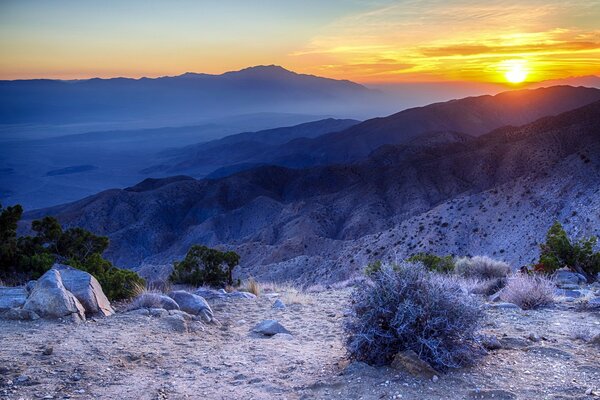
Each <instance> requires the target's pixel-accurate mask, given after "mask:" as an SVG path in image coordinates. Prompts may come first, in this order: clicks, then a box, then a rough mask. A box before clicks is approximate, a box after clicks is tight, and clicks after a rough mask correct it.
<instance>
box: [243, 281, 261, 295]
mask: <svg viewBox="0 0 600 400" xmlns="http://www.w3.org/2000/svg"><path fill="white" fill-rule="evenodd" d="M246 291H248V292H250V293H252V294H253V295H255V296H260V285H259V284H258V282H257V281H256V279H254V278H249V279H248V284H247V287H246Z"/></svg>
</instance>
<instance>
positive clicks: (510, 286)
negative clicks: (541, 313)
mask: <svg viewBox="0 0 600 400" xmlns="http://www.w3.org/2000/svg"><path fill="white" fill-rule="evenodd" d="M555 289H556V288H555V286H554V284H553V283H552V281H551V280H550V279H548V278H546V277H544V276H541V275H528V274H521V273H518V274H515V275H514V276H512V277H510V278H509V279H508V283H507V285H506V287H504V289H502V294H501V295H500V298H501V299H502V300H503V301H507V302H509V303H514V304H516V305H518V306H519V307H521V308H522V309H524V310H531V309H536V308H539V307H544V306H548V305H550V304H552V303H554V290H555Z"/></svg>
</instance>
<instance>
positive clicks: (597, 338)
mask: <svg viewBox="0 0 600 400" xmlns="http://www.w3.org/2000/svg"><path fill="white" fill-rule="evenodd" d="M590 344H594V345H596V346H600V333H597V334H595V335H594V336H592V338H591V339H590Z"/></svg>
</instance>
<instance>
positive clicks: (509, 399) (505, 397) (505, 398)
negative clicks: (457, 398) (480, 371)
mask: <svg viewBox="0 0 600 400" xmlns="http://www.w3.org/2000/svg"><path fill="white" fill-rule="evenodd" d="M467 396H468V398H470V399H483V400H488V399H489V400H492V399H493V400H513V399H516V398H517V396H516V395H515V394H514V393H512V392H509V391H506V390H501V389H490V390H487V389H484V390H480V389H476V390H470V391H469V392H468V393H467Z"/></svg>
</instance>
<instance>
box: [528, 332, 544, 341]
mask: <svg viewBox="0 0 600 400" xmlns="http://www.w3.org/2000/svg"><path fill="white" fill-rule="evenodd" d="M527 339H529V340H531V341H532V342H539V341H540V340H542V339H541V338H540V337H539V336H538V335H537V334H536V333H534V332H531V333H530V334H529V336H527Z"/></svg>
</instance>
